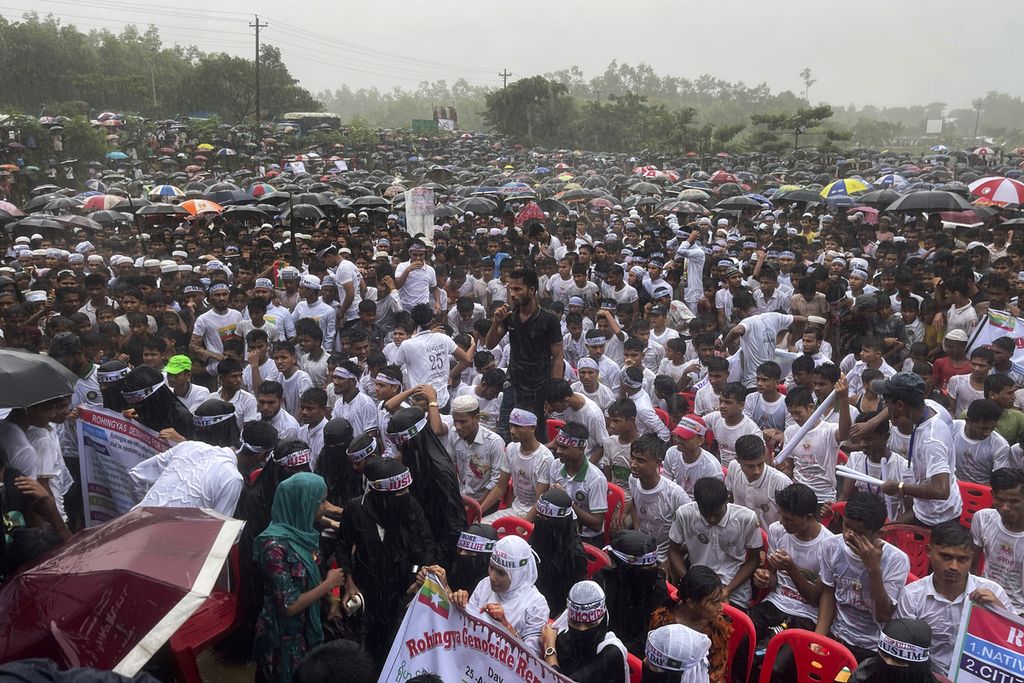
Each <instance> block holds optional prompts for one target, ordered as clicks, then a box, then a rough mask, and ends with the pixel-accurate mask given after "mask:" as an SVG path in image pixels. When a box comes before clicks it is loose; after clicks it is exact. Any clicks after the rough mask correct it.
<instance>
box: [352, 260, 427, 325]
mask: <svg viewBox="0 0 1024 683" xmlns="http://www.w3.org/2000/svg"><path fill="white" fill-rule="evenodd" d="M409 265H410V262H409V261H403V262H402V263H399V264H398V267H397V268H395V280H398V278H400V277H402V274H403V273H404V272H405V271H407V270H409ZM436 286H437V274H436V273H435V272H434V269H433V268H432V267H430V266H427V265H424V266H423V267H422V268H417V269H416V270H413V271H412V272H410V273H409V277H407V278H406V279H405V284H404V285H403V286H402V287H400V288H399V290H398V298H399V299H401V301H402V308H404V309H405V310H407V311H411V310H412V307H413V306H415V305H416V304H430V303H431V298H430V290H431V288H432V287H436ZM358 314H359V312H358V311H356V315H358Z"/></svg>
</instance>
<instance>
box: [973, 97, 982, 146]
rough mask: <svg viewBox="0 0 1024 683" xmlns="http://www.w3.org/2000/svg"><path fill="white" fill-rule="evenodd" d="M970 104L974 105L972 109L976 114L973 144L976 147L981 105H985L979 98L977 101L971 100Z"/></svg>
mask: <svg viewBox="0 0 1024 683" xmlns="http://www.w3.org/2000/svg"><path fill="white" fill-rule="evenodd" d="M971 104H973V105H974V109H975V111H976V113H975V115H974V144H975V145H977V144H978V124H979V123H981V105H983V104H985V100H983V99H981V98H980V97H979V98H978V99H976V100H973V101H972V102H971Z"/></svg>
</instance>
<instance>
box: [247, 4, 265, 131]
mask: <svg viewBox="0 0 1024 683" xmlns="http://www.w3.org/2000/svg"><path fill="white" fill-rule="evenodd" d="M253 16H254V17H255V18H256V21H255V22H254V23H252V24H249V28H254V29H256V139H257V140H259V138H260V29H261V28H266V27H267V25H266V24H261V23H260V15H258V14H254V15H253Z"/></svg>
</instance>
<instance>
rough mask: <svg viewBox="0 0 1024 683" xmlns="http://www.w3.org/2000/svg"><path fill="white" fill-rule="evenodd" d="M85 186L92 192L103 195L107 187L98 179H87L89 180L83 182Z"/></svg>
mask: <svg viewBox="0 0 1024 683" xmlns="http://www.w3.org/2000/svg"><path fill="white" fill-rule="evenodd" d="M85 186H86V187H87V188H89V189H90V190H93V191H94V192H99V193H100V194H104V193H106V191H107V186H106V185H104V184H103V181H101V180H100V179H99V178H89V180H86V181H85Z"/></svg>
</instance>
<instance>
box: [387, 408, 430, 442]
mask: <svg viewBox="0 0 1024 683" xmlns="http://www.w3.org/2000/svg"><path fill="white" fill-rule="evenodd" d="M426 428H427V416H426V415H424V416H423V419H422V420H420V421H419V422H417V423H416V424H414V425H413V426H411V427H409V428H408V429H405V430H402V431H400V432H396V433H394V434H390V433H389V434H388V438H389V439H391V443H393V444H395V445H396V446H401V445H402V444H404V443H405V442H406V441H409V440H410V439H411V438H412V437H414V436H416V435H417V434H419V433H420V432H422V431H423V430H424V429H426Z"/></svg>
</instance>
